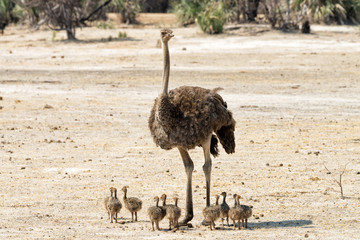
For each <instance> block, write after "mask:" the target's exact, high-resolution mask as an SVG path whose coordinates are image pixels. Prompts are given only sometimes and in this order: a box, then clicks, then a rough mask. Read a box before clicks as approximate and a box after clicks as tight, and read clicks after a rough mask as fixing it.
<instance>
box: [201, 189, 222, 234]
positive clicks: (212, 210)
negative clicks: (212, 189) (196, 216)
mask: <svg viewBox="0 0 360 240" xmlns="http://www.w3.org/2000/svg"><path fill="white" fill-rule="evenodd" d="M219 197H220V196H219V195H215V198H216V203H215V205H211V206H208V207H205V208H204V209H203V215H204V220H205V221H207V222H209V223H210V224H209V225H210V230H213V227H214V229H215V221H216V220H217V219H218V218H219V217H220V206H219Z"/></svg>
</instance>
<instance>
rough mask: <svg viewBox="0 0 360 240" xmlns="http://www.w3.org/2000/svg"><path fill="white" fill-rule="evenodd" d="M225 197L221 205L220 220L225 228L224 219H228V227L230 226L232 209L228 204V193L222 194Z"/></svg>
mask: <svg viewBox="0 0 360 240" xmlns="http://www.w3.org/2000/svg"><path fill="white" fill-rule="evenodd" d="M220 195H221V196H222V197H223V202H222V203H221V205H220V218H221V223H222V225H223V226H224V218H225V219H226V222H227V225H228V226H230V225H229V210H230V207H229V205H228V204H227V203H226V192H222V193H221V194H220Z"/></svg>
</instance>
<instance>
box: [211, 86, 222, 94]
mask: <svg viewBox="0 0 360 240" xmlns="http://www.w3.org/2000/svg"><path fill="white" fill-rule="evenodd" d="M221 90H224V89H223V88H221V87H217V88H214V89H213V90H212V92H213V93H217V92H219V91H221Z"/></svg>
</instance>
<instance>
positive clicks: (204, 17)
mask: <svg viewBox="0 0 360 240" xmlns="http://www.w3.org/2000/svg"><path fill="white" fill-rule="evenodd" d="M225 2H226V1H225V0H203V1H201V0H181V2H180V3H179V4H178V5H177V6H176V7H175V11H176V15H177V17H178V21H179V22H180V23H181V24H182V25H184V26H186V25H188V24H192V23H195V22H197V24H199V26H200V28H201V30H202V31H203V32H205V33H209V34H214V33H221V32H222V30H223V27H224V24H225V22H226V19H227V15H228V14H227V12H228V11H227V7H226V4H225Z"/></svg>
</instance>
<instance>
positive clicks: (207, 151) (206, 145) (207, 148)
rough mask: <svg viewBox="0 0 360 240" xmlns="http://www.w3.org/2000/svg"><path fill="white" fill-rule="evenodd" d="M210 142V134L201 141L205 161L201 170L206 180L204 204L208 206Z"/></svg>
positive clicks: (210, 164)
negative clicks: (203, 141)
mask: <svg viewBox="0 0 360 240" xmlns="http://www.w3.org/2000/svg"><path fill="white" fill-rule="evenodd" d="M210 144H211V135H210V137H209V138H208V140H207V141H206V142H205V143H203V144H202V145H201V146H202V148H203V150H204V157H205V163H204V165H203V170H204V173H205V180H206V206H207V207H208V206H210V179H211V166H212V163H211V157H210Z"/></svg>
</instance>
